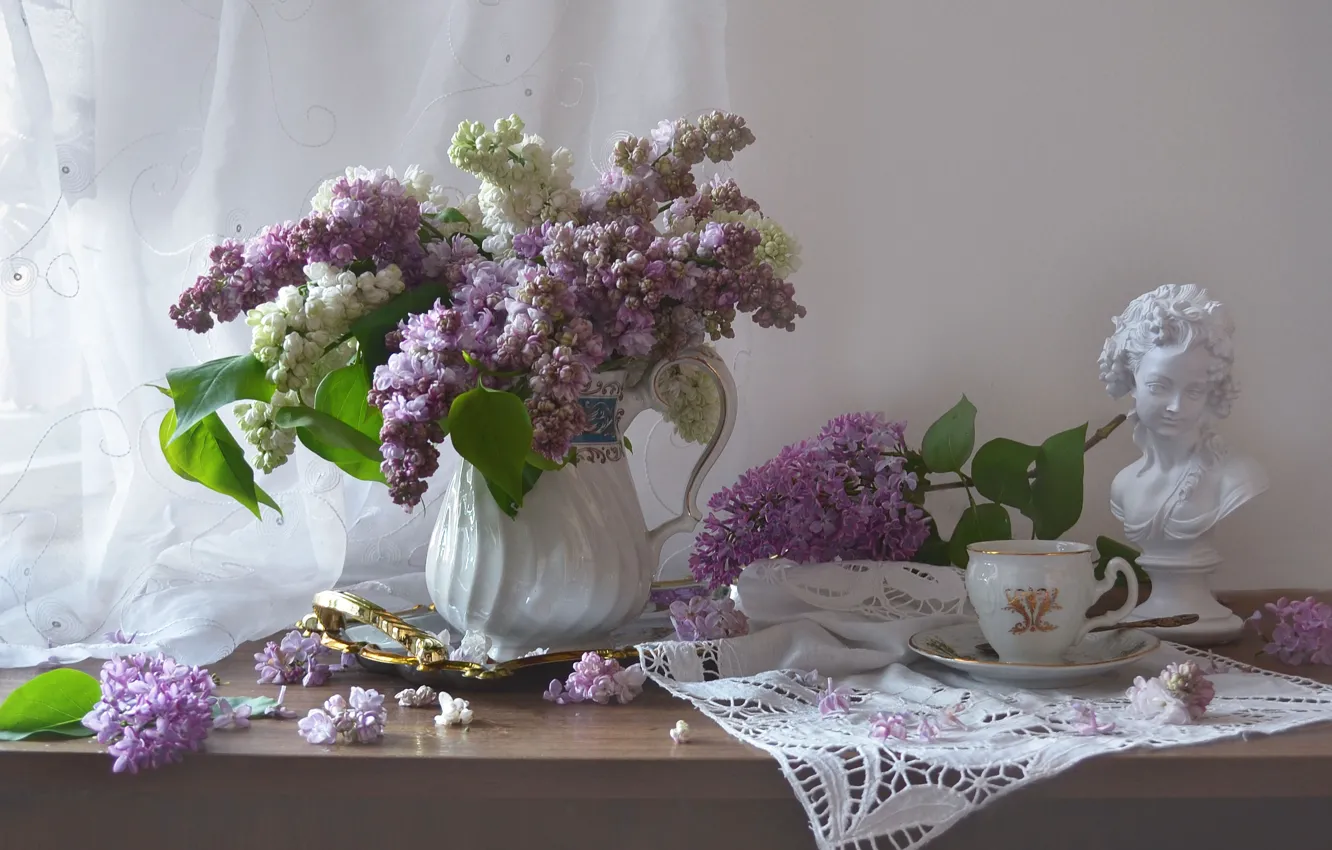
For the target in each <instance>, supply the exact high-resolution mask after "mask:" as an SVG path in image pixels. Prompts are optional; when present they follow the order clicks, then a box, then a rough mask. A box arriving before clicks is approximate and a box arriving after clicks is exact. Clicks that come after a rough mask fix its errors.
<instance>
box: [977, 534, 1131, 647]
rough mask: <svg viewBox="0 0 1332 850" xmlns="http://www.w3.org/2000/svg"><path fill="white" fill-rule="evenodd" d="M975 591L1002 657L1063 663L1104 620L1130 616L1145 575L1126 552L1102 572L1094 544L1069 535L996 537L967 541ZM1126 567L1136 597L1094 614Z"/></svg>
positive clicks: (985, 628)
mask: <svg viewBox="0 0 1332 850" xmlns="http://www.w3.org/2000/svg"><path fill="white" fill-rule="evenodd" d="M967 553H968V555H969V558H968V563H967V579H966V585H967V596H968V598H969V599H970V600H971V606H972V608H974V609H975V611H976V617H977V618H978V619H979V621H980V629H981V633H982V634H984V635H985V640H986V641H988V642H989V644H990V646H992V647H994V651H995V652H996V653H998V655H999V660H1000V661H1008V662H1015V663H1021V664H1058V663H1060V662H1061V661H1062V659H1063V656H1064V653H1065V652H1066V651H1067V650H1068V649H1069V648H1070V647H1072V646H1073V645H1074V644H1076V643H1077V642H1078V641H1080V640H1082V639H1083V638H1084V637H1085V636H1086V635H1087V633H1088V632H1090V631H1091V630H1092V629H1094V628H1097V627H1099V626H1109V625H1114V624H1115V623H1118V622H1119V621H1120V620H1123V619H1124V618H1126V617H1127V616H1128V615H1129V613H1130V612H1132V611H1133V607H1134V606H1135V605H1136V604H1137V602H1138V579H1137V577H1136V576H1135V575H1134V574H1133V568H1132V567H1131V566H1130V565H1129V563H1128V561H1125V560H1124V559H1123V558H1113V559H1111V561H1110V563H1109V565H1108V566H1107V567H1106V570H1105V578H1103V579H1102V580H1101V581H1097V580H1096V575H1095V564H1094V562H1093V558H1092V547H1090V546H1088V545H1086V544H1085V543H1073V542H1069V541H1064V540H991V541H986V542H983V543H972V544H971V545H969V546H967ZM1120 574H1122V575H1123V576H1124V580H1125V581H1126V582H1127V583H1128V601H1126V602H1125V603H1124V604H1123V605H1122V606H1121V607H1120V608H1119V609H1117V610H1115V611H1111V612H1110V613H1108V614H1102V615H1101V616H1099V617H1092V618H1090V619H1088V617H1087V609H1088V608H1090V607H1091V605H1092V603H1094V602H1095V601H1096V600H1097V599H1099V598H1101V595H1102V594H1104V593H1105V592H1106V591H1108V590H1110V589H1111V588H1113V587H1114V586H1115V577H1116V576H1117V575H1120Z"/></svg>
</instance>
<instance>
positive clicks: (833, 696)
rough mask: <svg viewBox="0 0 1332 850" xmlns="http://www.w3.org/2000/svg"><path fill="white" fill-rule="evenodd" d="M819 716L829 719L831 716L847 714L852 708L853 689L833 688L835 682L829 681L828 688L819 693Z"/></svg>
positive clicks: (844, 687) (842, 686) (844, 686)
mask: <svg viewBox="0 0 1332 850" xmlns="http://www.w3.org/2000/svg"><path fill="white" fill-rule="evenodd" d="M818 705H819V714H820V715H821V716H823V717H827V716H828V715H829V714H845V713H846V712H847V711H849V710H850V708H851V689H850V688H849V687H847V686H846V685H838V686H836V687H834V686H833V680H832V679H829V680H828V686H827V687H825V688H824V689H823V690H821V691H819V702H818Z"/></svg>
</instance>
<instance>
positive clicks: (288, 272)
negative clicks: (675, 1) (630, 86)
mask: <svg viewBox="0 0 1332 850" xmlns="http://www.w3.org/2000/svg"><path fill="white" fill-rule="evenodd" d="M753 141H754V136H753V133H752V132H750V130H749V128H748V127H746V126H745V122H744V119H742V118H740V117H739V116H736V115H731V114H727V113H721V112H713V113H709V114H706V115H704V116H702V117H701V118H699V119H698V120H697V121H688V120H683V119H682V120H677V121H673V122H672V121H663V122H662V123H661V124H660V125H658V127H657V128H656V129H655V130H653V131H652V133H651V134H650V136H648V137H635V136H631V137H628V138H626V139H623V140H622V141H620V142H618V143H617V144H616V146H615V149H614V154H613V156H612V158H611V161H610V162H609V163H608V167H607V168H606V169H605V170H604V171H603V172H602V173H601V176H600V178H599V180H598V181H597V182H596V184H595V185H593V186H591V187H588V188H586V189H582V190H578V189H575V188H574V187H573V177H572V167H573V158H572V155H571V154H570V153H569V151H567V150H565V149H564V148H555V149H552V148H550V147H549V146H548V145H547V144H546V142H545V140H543V139H542V138H541V137H539V136H535V135H531V134H529V133H526V132H525V130H524V125H523V122H522V121H521V120H520V119H519V118H518V117H517V116H511V117H509V118H506V119H502V120H500V121H497V122H496V123H495V125H494V127H493V129H487V128H486V127H484V126H483V125H481V124H479V123H475V122H463V123H462V124H461V125H460V126H459V128H458V131H457V133H456V134H455V135H454V137H453V139H452V144H451V145H450V148H449V158H450V160H451V161H452V163H453V164H454V165H455V166H457V167H458V168H459V169H461V170H462V171H465V172H467V173H469V174H472V175H474V176H476V177H477V178H479V180H480V184H481V185H480V189H479V190H478V192H477V193H476V194H475V195H472V196H469V197H467V198H466V199H464V200H463V201H461V202H460V203H458V204H456V205H449V203H448V201H447V197H446V193H445V191H444V190H443V189H442V188H440V187H438V186H436V185H434V181H433V179H432V178H431V176H430V175H429V174H426V173H425V172H423V171H421V170H420V169H418V168H416V167H412V168H409V169H408V170H407V171H406V172H405V173H404V174H403V175H402V176H401V177H399V176H398V175H397V174H395V173H394V172H393V171H391V170H382V171H371V170H367V169H363V168H356V169H348V171H347V173H346V174H345V176H342V177H338V178H337V179H335V180H330V181H328V182H327V183H325V184H324V185H323V186H322V187H320V189H319V190H318V192H317V193H316V194H315V197H314V199H313V202H312V209H311V211H310V212H309V214H307V215H306V216H305V217H304V218H302V219H301V220H300V221H297V222H286V223H283V224H277V225H273V226H271V227H268V228H265V229H264V230H263V231H262V232H261V233H260V234H259V235H257V236H255V237H254V238H252V239H249V240H247V241H245V242H238V241H233V240H227V241H224V242H223V243H222V244H221V245H218V246H217V247H216V248H214V249H213V252H212V255H211V260H212V264H211V266H210V267H209V269H208V270H207V271H206V272H205V273H204V274H203V275H202V276H200V277H199V279H198V280H197V281H196V282H195V284H194V285H193V286H191V287H190V288H189V289H188V290H186V291H185V293H184V294H182V296H181V298H180V301H179V303H177V304H176V305H175V306H173V307H172V308H171V310H170V315H171V318H172V319H173V320H174V321H175V322H176V324H177V325H178V326H180V327H181V328H184V329H188V330H192V331H195V332H200V333H202V332H205V331H207V330H209V329H210V328H211V327H213V325H214V323H215V322H228V321H232V320H234V319H237V318H239V317H241V316H244V317H245V320H246V322H247V324H249V325H250V326H251V328H252V329H253V332H252V334H253V335H252V346H251V351H250V353H248V354H244V355H240V356H237V357H229V358H222V359H220V360H214V361H210V362H208V363H204V364H202V365H199V366H195V367H192V368H187V369H177V370H173V371H172V372H170V373H168V375H167V382H168V387H166V388H162V391H163V392H164V393H165V394H167V395H168V396H170V397H171V399H172V401H173V409H172V411H171V412H170V413H169V414H168V416H167V417H166V419H165V420H164V421H163V423H162V427H161V430H160V433H159V437H160V441H161V444H162V448H163V452H164V453H165V455H166V458H167V461H168V463H169V464H170V465H171V467H172V469H173V470H174V471H176V472H177V473H178V474H180V475H181V476H183V477H185V478H187V479H189V480H193V481H198V482H199V483H201V484H203V485H205V486H207V487H210V488H212V489H214V490H217V491H218V492H221V493H225V494H227V495H230V496H232V497H234V498H236V499H238V500H239V501H240V502H241V503H242V504H244V505H245V506H246V507H247V508H249V509H250V510H251V511H252V512H254V513H255V514H256V515H258V513H259V507H258V506H259V504H260V503H263V504H268V505H270V506H272V507H276V505H275V504H274V502H273V500H272V499H271V498H270V497H269V496H268V494H267V493H265V492H264V491H263V489H262V488H260V487H258V486H257V485H256V484H255V483H254V476H253V471H252V469H251V468H250V466H249V465H248V464H247V463H246V462H245V460H244V452H243V451H242V449H241V447H240V444H239V443H238V442H237V441H236V440H235V439H234V438H233V437H232V436H231V434H230V433H229V432H228V430H227V428H226V427H225V426H224V425H223V424H222V422H221V420H220V418H219V417H218V415H217V412H216V411H217V410H218V409H219V408H220V407H222V406H223V405H226V404H230V403H232V402H237V401H240V402H242V403H240V404H238V405H237V406H236V408H235V412H236V416H237V423H238V425H239V427H240V429H241V431H242V432H243V435H244V437H245V440H246V441H247V442H248V443H249V444H250V446H251V448H252V451H253V465H254V467H256V468H258V469H260V470H262V471H264V472H269V471H271V470H273V469H274V468H276V467H277V466H279V465H281V464H282V463H284V462H285V461H286V460H287V458H288V457H289V456H290V455H291V454H292V452H293V451H294V448H295V444H296V442H297V441H300V442H301V443H302V444H303V445H305V446H306V448H308V449H309V450H310V451H312V452H314V453H315V454H317V455H319V456H321V457H323V458H325V459H326V460H329V461H331V462H332V463H334V464H336V465H337V466H339V467H340V468H341V469H343V470H344V471H345V472H347V473H348V474H349V475H352V476H354V477H357V478H361V479H365V480H374V481H383V482H384V483H386V484H387V485H388V488H389V492H390V494H391V495H392V498H393V499H394V501H395V502H397V503H399V504H401V505H404V506H406V507H409V508H410V507H411V506H413V505H416V504H418V503H419V502H420V501H421V498H422V495H423V494H424V492H425V489H426V486H427V481H428V479H429V478H430V476H431V475H432V474H433V473H434V472H435V471H436V469H437V468H438V464H439V448H438V447H439V445H440V444H441V443H443V442H444V440H446V439H448V440H450V441H451V442H452V444H453V447H454V449H455V450H457V452H458V453H459V454H460V455H462V457H463V458H464V459H466V460H467V461H469V462H470V463H472V464H473V465H474V466H475V467H476V468H477V469H478V470H479V471H480V472H481V473H482V474H483V475H484V476H485V478H486V481H487V483H488V485H489V487H490V490H491V492H492V493H493V494H494V496H495V497H496V499H497V501H498V502H499V504H500V506H501V507H502V508H504V509H505V510H506V511H507V512H508V513H510V514H511V515H512V514H513V513H514V512H515V511H516V510H517V509H518V508H519V507H521V505H522V502H523V497H524V495H525V494H526V493H527V492H528V491H529V490H530V489H531V487H532V486H533V484H534V483H535V481H536V480H537V478H538V477H539V476H540V475H541V473H542V472H549V471H553V470H557V469H559V468H561V467H562V466H563V465H564V464H565V463H567V462H569V461H571V460H572V459H573V458H572V456H571V444H572V442H573V440H574V438H575V437H577V436H579V435H580V434H581V433H583V432H584V431H585V430H586V428H587V424H588V423H587V420H586V417H585V415H584V412H583V408H582V406H581V404H580V403H579V396H580V394H581V393H582V392H583V391H584V390H586V389H587V388H588V386H589V385H590V383H591V381H592V380H593V374H594V373H595V372H597V371H598V370H610V369H616V368H627V367H637V366H642V365H643V364H651V363H653V362H656V361H658V360H661V359H663V358H669V357H671V356H673V355H675V354H677V353H678V352H680V351H681V350H683V349H685V348H687V347H691V346H697V345H700V344H702V343H703V342H704V341H705V340H709V339H711V340H716V339H719V338H721V337H730V336H732V335H733V333H734V331H733V323H734V321H735V320H736V318H737V317H738V315H739V314H741V313H748V314H750V316H751V318H752V319H753V321H755V322H756V323H757V324H758V325H759V326H761V327H778V328H783V329H786V330H792V329H793V327H794V322H795V320H796V319H797V318H799V317H802V316H804V314H805V309H804V308H803V307H801V306H799V305H798V304H796V302H795V300H794V290H793V288H792V286H791V284H790V283H788V282H787V280H786V278H787V276H788V275H790V274H791V273H792V272H794V271H795V270H796V269H797V268H798V266H799V256H798V248H797V246H796V243H795V241H794V240H793V239H792V238H791V237H790V236H789V235H788V234H786V233H785V232H784V231H783V230H782V229H781V227H780V226H778V225H777V224H776V223H775V222H773V221H772V219H770V218H768V217H766V216H764V215H763V214H762V213H761V211H760V210H759V206H758V204H757V203H756V202H755V201H753V200H752V199H750V198H748V197H746V196H745V195H744V194H743V193H742V192H741V191H740V188H739V187H738V186H737V185H736V183H735V182H734V181H733V180H721V179H718V178H716V177H714V178H712V179H710V180H707V181H705V182H702V183H700V182H699V179H698V177H697V176H696V175H695V169H696V167H698V166H700V165H701V164H702V163H703V162H704V161H710V162H713V163H718V162H723V161H727V160H730V159H731V158H732V157H733V156H734V154H735V153H736V152H738V151H740V150H742V149H743V148H745V147H747V146H748V145H749V144H750V143H752V142H753ZM666 371H667V372H669V373H670V374H668V375H667V376H666V377H667V378H668V379H669V380H670V381H673V382H674V386H671V387H661V386H660V385H659V386H658V389H659V391H660V394H661V395H662V397H663V398H665V399H667V400H668V407H669V409H670V417H669V418H671V419H672V421H673V423H674V424H676V425H677V427H678V428H679V429H680V431H681V433H682V435H684V436H686V437H687V438H691V439H706V438H707V437H709V436H710V435H711V429H710V427H709V422H710V421H715V412H714V413H712V414H711V417H712V418H711V419H709V415H710V414H709V413H708V412H707V408H708V405H709V404H715V398H716V393H715V391H712V392H710V389H711V388H709V387H704V386H702V385H700V383H699V381H698V379H697V378H698V376H696V375H691V374H689V372H688V371H687V370H683V371H682V370H679V369H676V367H672V368H671V369H670V370H666Z"/></svg>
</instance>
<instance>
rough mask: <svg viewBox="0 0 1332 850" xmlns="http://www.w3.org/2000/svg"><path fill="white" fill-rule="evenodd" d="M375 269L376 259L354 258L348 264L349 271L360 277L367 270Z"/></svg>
mask: <svg viewBox="0 0 1332 850" xmlns="http://www.w3.org/2000/svg"><path fill="white" fill-rule="evenodd" d="M374 270H375V261H374V260H352V261H351V264H350V265H348V266H347V271H349V272H351V273H352V274H354V275H357V276H358V277H359V276H360V275H363V274H365V273H366V272H373V271H374Z"/></svg>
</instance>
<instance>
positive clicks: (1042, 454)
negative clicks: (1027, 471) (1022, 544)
mask: <svg viewBox="0 0 1332 850" xmlns="http://www.w3.org/2000/svg"><path fill="white" fill-rule="evenodd" d="M1086 438H1087V423H1085V422H1084V423H1083V424H1081V425H1079V426H1078V427H1076V428H1070V429H1069V430H1067V431H1061V432H1060V433H1058V434H1055V435H1054V436H1053V437H1051V438H1050V439H1048V440H1046V441H1045V442H1044V443H1041V447H1040V449H1039V450H1038V451H1037V452H1036V478H1035V480H1033V481H1032V483H1031V510H1030V511H1028V512H1026V515H1027V516H1028V517H1030V518H1031V523H1032V533H1033V534H1034V535H1035V536H1036V537H1038V538H1040V539H1041V540H1053V539H1055V538H1057V537H1059V535H1061V534H1063V533H1064V532H1066V531H1068V530H1069V529H1070V528H1072V527H1073V526H1074V525H1076V524H1077V521H1078V518H1079V517H1081V516H1082V472H1083V444H1084V442H1085V441H1086Z"/></svg>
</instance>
